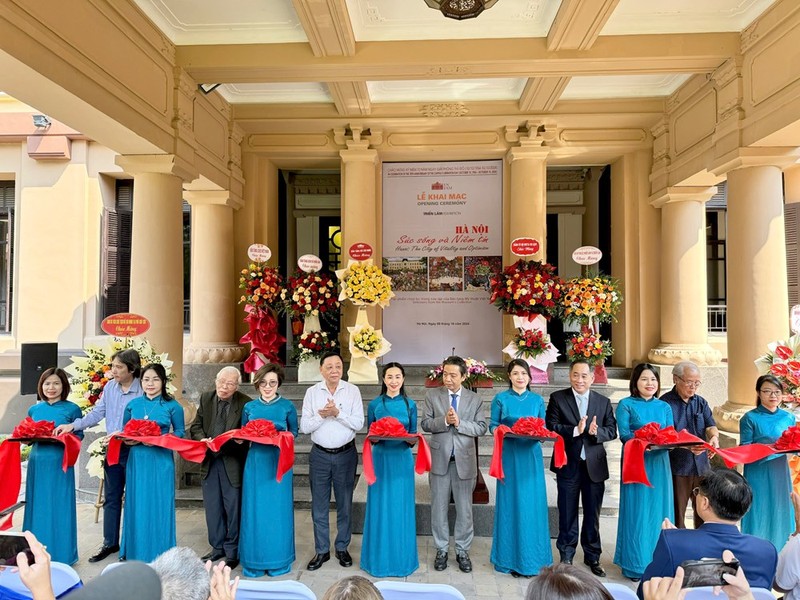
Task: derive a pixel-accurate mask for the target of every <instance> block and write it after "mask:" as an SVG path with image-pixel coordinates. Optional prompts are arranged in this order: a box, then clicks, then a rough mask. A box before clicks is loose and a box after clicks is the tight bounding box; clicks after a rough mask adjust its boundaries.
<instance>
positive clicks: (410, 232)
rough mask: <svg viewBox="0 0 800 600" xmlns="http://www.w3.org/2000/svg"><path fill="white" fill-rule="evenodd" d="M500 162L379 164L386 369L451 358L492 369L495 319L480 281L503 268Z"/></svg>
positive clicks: (499, 342)
mask: <svg viewBox="0 0 800 600" xmlns="http://www.w3.org/2000/svg"><path fill="white" fill-rule="evenodd" d="M502 232H503V163H502V161H500V160H486V161H464V162H427V163H384V164H383V265H382V268H383V272H384V273H386V274H387V275H389V276H390V277H391V278H392V289H393V290H394V292H395V298H394V299H393V300H392V304H391V307H390V308H389V309H388V310H386V311H384V313H383V334H384V336H386V338H387V339H390V340H392V350H391V352H390V353H389V354H388V355H387V357H388V359H389V360H393V361H399V362H402V363H408V364H418V365H419V364H423V365H427V364H430V365H434V364H440V363H441V361H442V359H443V358H445V357H446V356H449V355H450V354H451V353H452V352H453V348H455V353H456V354H458V355H460V356H463V357H467V356H471V357H473V358H476V359H478V360H484V361H487V362H489V363H490V364H491V363H493V362H499V361H500V348H502V346H503V332H502V316H501V314H500V312H498V311H497V309H496V308H495V307H493V306H492V305H490V304H489V295H490V294H489V278H490V275H491V273H493V272H495V271H498V270H500V269H501V268H502V263H503V259H502V247H503V246H502V242H503V240H502Z"/></svg>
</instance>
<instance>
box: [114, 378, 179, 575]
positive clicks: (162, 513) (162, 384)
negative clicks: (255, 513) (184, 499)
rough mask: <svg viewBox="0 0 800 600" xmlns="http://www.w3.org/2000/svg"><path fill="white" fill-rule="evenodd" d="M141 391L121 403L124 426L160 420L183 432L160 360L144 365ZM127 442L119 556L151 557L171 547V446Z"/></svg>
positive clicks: (165, 430)
mask: <svg viewBox="0 0 800 600" xmlns="http://www.w3.org/2000/svg"><path fill="white" fill-rule="evenodd" d="M141 382H142V390H143V391H144V396H140V397H138V398H134V399H133V400H131V401H130V402H129V403H128V406H126V407H125V412H124V413H123V417H122V424H123V426H124V425H125V424H126V423H127V422H128V421H130V420H131V419H145V420H148V421H154V422H155V423H158V426H159V427H160V428H161V434H162V435H163V434H166V433H169V432H170V429H172V433H173V434H174V435H175V436H177V437H183V434H184V433H185V427H184V422H183V407H182V406H181V405H180V404H179V403H178V401H177V400H175V398H173V397H172V396H170V395H169V392H167V373H166V371H165V370H164V367H163V366H162V365H160V364H158V363H154V364H150V365H147V366H146V367H145V368H144V369H143V370H142V379H141ZM125 443H126V444H128V445H130V446H131V450H130V454H129V455H128V464H127V466H126V467H125V478H126V480H127V486H126V489H125V512H124V513H123V525H122V541H121V542H120V551H119V556H120V558H121V559H122V558H124V559H127V560H141V561H144V562H150V561H152V560H153V559H154V558H155V557H156V556H158V555H159V554H161V553H162V552H164V551H166V550H169V549H170V548H172V547H173V546H175V460H174V458H173V456H172V450H168V449H167V448H158V447H156V446H149V445H147V444H140V443H138V442H125Z"/></svg>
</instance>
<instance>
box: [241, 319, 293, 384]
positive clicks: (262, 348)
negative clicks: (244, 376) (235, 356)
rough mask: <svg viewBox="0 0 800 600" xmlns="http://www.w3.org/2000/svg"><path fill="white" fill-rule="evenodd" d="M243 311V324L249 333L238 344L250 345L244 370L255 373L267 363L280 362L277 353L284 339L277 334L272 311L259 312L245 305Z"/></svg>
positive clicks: (276, 322) (276, 324)
mask: <svg viewBox="0 0 800 600" xmlns="http://www.w3.org/2000/svg"><path fill="white" fill-rule="evenodd" d="M244 310H245V312H246V313H247V316H246V317H245V318H244V322H245V323H247V324H248V326H249V327H250V331H248V332H247V333H245V334H244V335H243V336H242V337H241V338H240V339H239V343H241V344H250V356H248V357H247V360H245V361H244V370H245V372H246V373H255V372H256V371H258V370H259V369H260V368H261V367H263V366H264V365H265V364H267V362H273V363H274V362H280V359H279V357H278V352H279V351H280V348H281V346H282V345H283V343H284V342H285V341H286V338H285V337H283V336H282V335H280V334H279V333H278V321H277V319H275V317H274V315H273V314H272V311H270V310H260V309H258V308H255V307H254V306H252V305H250V304H247V305H245V307H244ZM262 356H263V357H264V358H262ZM264 359H266V362H265V360H264Z"/></svg>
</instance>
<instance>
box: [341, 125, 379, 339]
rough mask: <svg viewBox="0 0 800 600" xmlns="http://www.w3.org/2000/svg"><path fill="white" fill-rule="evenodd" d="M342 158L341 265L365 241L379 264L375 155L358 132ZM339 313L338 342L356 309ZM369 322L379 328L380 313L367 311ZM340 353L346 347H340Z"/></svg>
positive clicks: (373, 309)
mask: <svg viewBox="0 0 800 600" xmlns="http://www.w3.org/2000/svg"><path fill="white" fill-rule="evenodd" d="M339 156H340V157H341V159H342V266H345V265H346V264H347V261H348V260H349V256H348V250H349V249H350V246H352V245H353V244H355V243H356V242H366V243H367V244H369V245H370V246H372V249H373V254H372V258H373V260H374V261H375V264H377V265H379V266H380V264H381V254H382V253H381V249H380V248H378V208H377V204H378V199H377V194H376V191H377V185H376V183H377V179H378V174H377V172H376V168H377V165H378V152H377V150H371V149H370V148H369V141H367V140H362V139H360V132H359V134H358V135H355V136H354V139H348V140H347V150H342V151H341V152H339ZM343 309H344V310H343V311H342V317H343V318H342V331H343V332H344V334H342V337H341V339H343V340H346V339H347V329H346V327H347V326H348V325H350V324H352V323H354V322H355V313H356V309H355V307H353V305H352V304H351V303H350V302H345V304H344V307H343ZM367 311H368V312H367V314H368V317H369V322H370V323H372V324H373V326H374V327H376V328H377V327H379V326H380V311H379V310H378V309H376V308H373V307H368V308H367ZM343 350H346V345H344V344H343Z"/></svg>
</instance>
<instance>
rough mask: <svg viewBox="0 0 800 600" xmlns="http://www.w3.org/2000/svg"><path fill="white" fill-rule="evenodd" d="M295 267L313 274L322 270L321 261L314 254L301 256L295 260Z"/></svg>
mask: <svg viewBox="0 0 800 600" xmlns="http://www.w3.org/2000/svg"><path fill="white" fill-rule="evenodd" d="M297 266H298V267H299V268H300V270H301V271H305V272H306V273H314V272H315V271H319V270H320V269H321V268H322V259H321V258H320V257H319V256H317V255H315V254H303V256H301V257H300V258H298V259H297Z"/></svg>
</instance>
